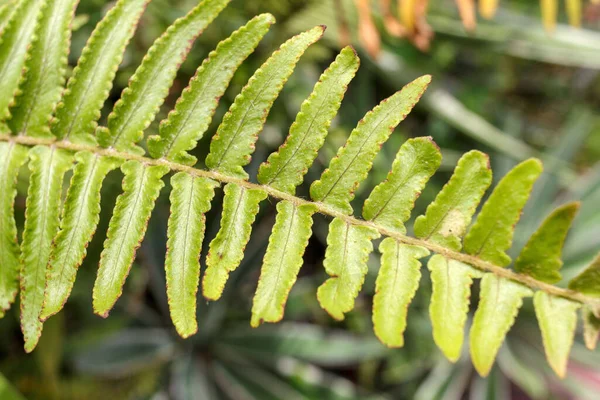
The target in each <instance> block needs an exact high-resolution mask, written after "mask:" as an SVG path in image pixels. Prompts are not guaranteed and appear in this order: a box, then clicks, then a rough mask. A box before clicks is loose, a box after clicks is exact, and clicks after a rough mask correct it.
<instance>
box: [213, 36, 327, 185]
mask: <svg viewBox="0 0 600 400" xmlns="http://www.w3.org/2000/svg"><path fill="white" fill-rule="evenodd" d="M324 31H325V27H323V26H317V27H314V28H313V29H311V30H309V31H306V32H304V33H301V34H299V35H297V36H294V37H293V38H291V39H289V40H288V41H287V42H285V43H284V44H282V45H281V47H280V48H279V50H277V51H276V52H274V53H273V54H272V55H271V57H269V59H268V60H267V61H266V62H265V63H264V64H263V65H262V66H261V67H260V68H259V69H258V70H256V72H255V73H254V75H252V77H251V78H250V80H249V81H248V84H247V85H246V86H245V87H244V88H243V89H242V91H241V93H240V94H238V95H237V97H236V98H235V101H234V102H233V104H232V105H231V107H230V108H229V111H228V112H227V114H225V116H224V117H223V122H221V125H219V128H218V130H217V134H216V135H215V136H214V137H213V139H212V141H211V143H210V153H209V154H208V156H207V157H206V166H207V167H208V168H210V169H212V170H215V171H218V172H221V173H224V174H228V175H231V176H235V177H237V178H241V179H248V174H247V173H246V171H244V166H245V165H247V164H248V163H249V162H250V158H251V154H252V153H253V152H254V145H255V143H256V140H257V138H258V134H259V132H260V131H261V129H262V127H263V126H264V124H265V120H266V118H267V115H268V114H269V111H270V110H271V106H272V105H273V102H274V101H275V98H276V97H277V95H278V94H279V92H280V91H281V89H282V88H283V85H284V84H285V82H286V81H287V80H288V78H289V77H290V75H291V74H292V72H293V71H294V67H295V66H296V63H297V62H298V60H299V59H300V56H302V54H303V53H304V51H305V50H306V49H307V48H308V47H309V46H310V45H311V44H313V43H315V42H316V41H317V40H319V39H320V38H321V37H322V36H323V32H324Z"/></svg>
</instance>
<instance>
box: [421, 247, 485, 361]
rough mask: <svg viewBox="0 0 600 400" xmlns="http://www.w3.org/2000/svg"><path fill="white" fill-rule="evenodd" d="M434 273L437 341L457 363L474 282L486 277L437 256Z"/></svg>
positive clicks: (432, 313) (431, 307) (433, 316)
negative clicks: (475, 279)
mask: <svg viewBox="0 0 600 400" xmlns="http://www.w3.org/2000/svg"><path fill="white" fill-rule="evenodd" d="M427 267H428V268H429V271H430V272H431V282H432V293H431V303H430V304H429V315H430V316H431V325H432V329H433V340H434V341H435V344H436V345H437V346H438V347H439V348H440V350H442V352H443V353H444V355H445V356H446V357H447V358H448V360H450V361H452V362H456V361H457V360H458V359H459V357H460V354H461V349H462V345H463V342H464V338H465V334H464V329H465V322H466V321H467V314H468V312H469V300H470V297H471V285H472V284H473V278H481V277H483V273H482V272H481V271H479V270H477V269H475V268H473V267H471V266H469V265H467V264H464V263H461V262H460V261H456V260H447V259H445V258H444V257H442V256H441V255H438V254H436V255H434V256H433V257H431V259H430V260H429V263H428V264H427Z"/></svg>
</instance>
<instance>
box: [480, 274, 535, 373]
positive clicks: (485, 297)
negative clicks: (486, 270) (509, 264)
mask: <svg viewBox="0 0 600 400" xmlns="http://www.w3.org/2000/svg"><path fill="white" fill-rule="evenodd" d="M531 296H533V291H532V290H531V289H529V288H528V287H526V286H524V285H522V284H520V283H517V282H515V281H511V280H508V279H505V278H501V277H498V276H495V275H494V274H485V276H484V277H483V279H482V280H481V291H480V293H479V306H478V307H477V311H476V312H475V316H474V317H473V325H472V326H471V332H470V334H469V339H470V349H471V360H472V361H473V365H474V366H475V369H476V370H477V372H478V373H479V375H481V376H487V375H488V374H489V373H490V370H491V368H492V365H493V364H494V360H495V359H496V354H498V350H500V346H501V345H502V342H504V337H505V336H506V334H507V333H508V331H509V329H510V327H511V326H512V325H513V324H514V322H515V318H516V317H517V313H518V312H519V308H521V306H522V305H523V298H525V297H531Z"/></svg>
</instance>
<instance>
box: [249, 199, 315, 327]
mask: <svg viewBox="0 0 600 400" xmlns="http://www.w3.org/2000/svg"><path fill="white" fill-rule="evenodd" d="M315 211H316V208H315V206H314V205H312V204H304V205H301V206H296V205H294V204H293V203H290V202H287V201H282V202H279V203H278V204H277V218H276V220H275V226H273V232H272V233H271V236H270V237H269V245H268V246H267V252H266V253H265V257H264V259H263V265H262V267H261V271H260V278H259V281H258V287H257V288H256V294H255V295H254V301H253V303H252V319H251V320H250V324H251V325H252V326H253V327H257V326H258V325H260V324H261V323H262V322H278V321H280V320H281V319H282V318H283V310H284V307H285V302H286V300H287V297H288V295H289V293H290V290H292V286H293V285H294V283H295V282H296V277H297V276H298V271H300V267H301V266H302V255H303V254H304V250H305V249H306V246H307V245H308V239H309V238H310V236H311V234H312V231H311V229H310V228H311V226H312V222H313V221H312V215H313V214H314V213H315Z"/></svg>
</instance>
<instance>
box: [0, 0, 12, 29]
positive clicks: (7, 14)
mask: <svg viewBox="0 0 600 400" xmlns="http://www.w3.org/2000/svg"><path fill="white" fill-rule="evenodd" d="M15 3H16V0H8V1H6V2H5V3H4V4H2V5H1V6H0V35H2V32H4V28H5V27H6V25H7V24H8V22H9V21H10V19H11V18H12V16H13V13H14V12H15Z"/></svg>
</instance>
